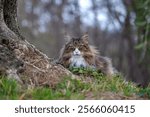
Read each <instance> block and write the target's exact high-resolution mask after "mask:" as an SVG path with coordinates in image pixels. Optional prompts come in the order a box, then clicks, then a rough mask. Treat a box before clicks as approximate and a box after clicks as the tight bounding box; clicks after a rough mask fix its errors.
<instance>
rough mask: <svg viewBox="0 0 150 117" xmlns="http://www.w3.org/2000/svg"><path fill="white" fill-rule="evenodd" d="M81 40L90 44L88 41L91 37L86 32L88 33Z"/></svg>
mask: <svg viewBox="0 0 150 117" xmlns="http://www.w3.org/2000/svg"><path fill="white" fill-rule="evenodd" d="M81 39H82V40H83V41H84V42H86V43H88V40H89V35H88V33H87V32H86V33H85V34H84V35H83V36H82V37H81Z"/></svg>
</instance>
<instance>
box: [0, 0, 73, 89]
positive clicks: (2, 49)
mask: <svg viewBox="0 0 150 117" xmlns="http://www.w3.org/2000/svg"><path fill="white" fill-rule="evenodd" d="M0 75H6V76H7V77H8V78H14V79H16V80H17V81H19V82H20V83H22V84H26V85H27V86H28V85H32V86H41V85H42V86H43V85H48V86H50V87H52V86H54V85H55V84H57V83H59V82H60V81H61V80H62V79H63V77H64V76H67V75H72V74H71V73H70V72H69V71H68V70H67V69H65V68H63V67H62V66H61V65H57V64H54V63H52V62H51V59H50V58H48V57H47V56H46V55H45V54H43V53H42V52H40V51H39V50H37V49H36V48H35V47H34V46H33V45H31V44H29V43H28V42H27V41H26V40H25V39H24V37H23V36H22V35H21V33H20V30H19V25H18V20H17V0H0Z"/></svg>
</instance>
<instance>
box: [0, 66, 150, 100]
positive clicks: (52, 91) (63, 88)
mask: <svg viewBox="0 0 150 117" xmlns="http://www.w3.org/2000/svg"><path fill="white" fill-rule="evenodd" d="M70 71H72V72H73V73H74V74H77V75H79V76H80V77H83V79H84V78H85V79H86V77H90V78H91V79H92V82H83V81H82V80H77V79H72V78H71V77H65V78H64V79H63V81H62V82H60V83H59V84H57V85H56V87H55V88H49V87H36V88H29V87H23V86H21V85H19V84H18V83H17V82H16V81H15V80H10V79H7V78H6V77H0V99H40V100H47V99H50V100H54V99H91V98H92V99H101V98H103V99H105V97H102V96H103V95H102V94H105V93H107V92H111V93H110V96H111V95H112V94H115V96H114V98H113V99H117V96H120V95H121V96H122V97H123V98H122V99H124V97H125V98H126V99H128V98H129V99H132V97H133V99H135V98H134V97H135V96H136V97H137V99H140V98H144V99H150V87H147V88H145V89H143V88H139V87H136V86H135V85H134V84H133V83H131V82H126V81H124V80H123V78H122V76H121V75H115V76H114V77H113V78H107V77H106V76H105V75H103V74H102V73H99V72H98V71H96V70H92V69H83V68H70ZM85 81H86V80H85ZM107 99H109V95H107Z"/></svg>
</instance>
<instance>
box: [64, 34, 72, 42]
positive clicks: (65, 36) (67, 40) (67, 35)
mask: <svg viewBox="0 0 150 117" xmlns="http://www.w3.org/2000/svg"><path fill="white" fill-rule="evenodd" d="M64 39H65V43H66V44H67V43H69V42H70V41H71V37H70V35H69V34H68V33H66V32H65V34H64Z"/></svg>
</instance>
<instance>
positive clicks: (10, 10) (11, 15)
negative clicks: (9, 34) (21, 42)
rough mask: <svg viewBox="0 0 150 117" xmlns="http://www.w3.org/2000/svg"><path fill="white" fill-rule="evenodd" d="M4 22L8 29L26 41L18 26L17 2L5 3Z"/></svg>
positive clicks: (8, 0) (14, 0) (10, 0)
mask: <svg viewBox="0 0 150 117" xmlns="http://www.w3.org/2000/svg"><path fill="white" fill-rule="evenodd" d="M4 20H5V23H6V25H7V26H8V28H10V29H11V30H12V31H13V32H14V33H15V34H16V35H17V36H18V37H19V38H20V39H24V37H23V36H22V35H21V33H20V29H19V25H18V19H17V0H5V1H4Z"/></svg>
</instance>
